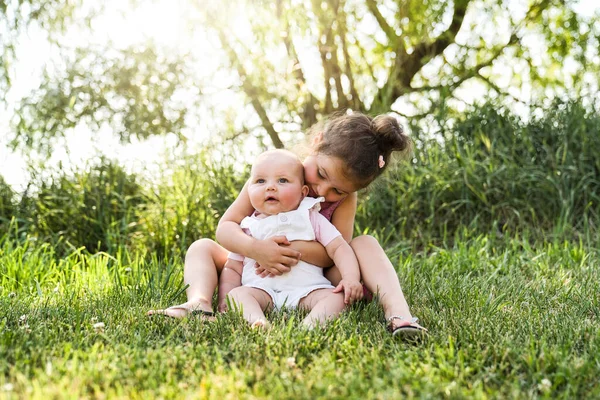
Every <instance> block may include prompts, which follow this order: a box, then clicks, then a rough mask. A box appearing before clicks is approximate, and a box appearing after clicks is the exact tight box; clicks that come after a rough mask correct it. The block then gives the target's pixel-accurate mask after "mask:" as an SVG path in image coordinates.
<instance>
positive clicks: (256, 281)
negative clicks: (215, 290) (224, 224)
mask: <svg viewBox="0 0 600 400" xmlns="http://www.w3.org/2000/svg"><path fill="white" fill-rule="evenodd" d="M323 200H324V199H323V198H322V197H319V198H316V199H315V198H312V197H306V198H304V200H302V202H301V203H300V205H299V206H298V209H296V210H293V211H289V212H284V213H280V214H277V215H271V216H269V217H266V218H262V219H259V218H257V217H255V216H254V215H252V216H250V217H246V218H244V219H243V220H242V222H241V224H240V226H241V227H242V228H244V229H245V230H246V231H247V233H249V234H250V235H251V236H252V237H255V238H256V239H261V240H262V239H266V238H269V237H272V236H285V237H286V238H287V239H288V240H289V241H290V242H291V241H294V240H315V239H316V240H318V241H319V243H321V244H322V245H323V246H327V244H329V242H331V241H332V240H333V239H335V238H336V237H338V236H341V234H340V232H339V231H338V230H337V229H335V227H334V226H333V225H332V224H331V222H329V221H328V220H327V219H326V218H325V217H324V216H322V215H321V214H319V209H320V204H319V203H320V202H321V201H323ZM311 214H312V219H313V223H316V225H320V226H324V228H323V229H319V233H320V234H319V235H315V228H317V229H318V226H313V223H311ZM324 224H327V225H324ZM255 264H256V261H255V260H253V259H251V258H248V257H246V258H244V269H243V272H242V285H243V286H250V287H255V288H258V289H262V290H264V291H265V292H267V293H268V294H269V296H271V298H272V299H273V305H274V306H275V308H278V309H279V308H281V307H283V306H285V307H288V308H296V307H297V306H298V302H299V301H300V300H301V299H302V298H304V297H306V296H307V295H308V294H309V293H310V292H312V291H314V290H317V289H331V288H333V287H334V286H333V285H332V284H331V282H329V280H328V279H327V278H325V277H324V276H323V268H319V267H317V266H315V265H312V264H309V263H307V262H304V261H299V262H298V264H296V265H295V266H293V267H292V269H291V271H290V272H287V273H285V274H283V275H280V276H274V277H267V278H261V277H260V276H258V275H257V274H256V272H255V268H254V267H255Z"/></svg>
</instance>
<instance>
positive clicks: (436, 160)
mask: <svg viewBox="0 0 600 400" xmlns="http://www.w3.org/2000/svg"><path fill="white" fill-rule="evenodd" d="M599 131H600V115H598V113H597V112H595V110H586V109H584V108H583V107H582V106H581V104H579V103H577V102H568V103H560V102H557V103H555V104H554V106H552V107H551V108H549V109H546V110H545V112H544V114H543V115H542V116H540V117H536V118H533V119H532V120H531V121H529V122H522V121H521V120H520V119H519V118H516V117H515V116H513V115H511V114H510V113H509V112H508V111H507V110H504V109H499V108H497V107H495V106H494V105H493V104H487V105H484V106H482V107H481V108H478V109H476V110H475V111H473V112H471V113H469V114H466V115H464V116H463V118H461V119H460V120H458V121H456V123H455V124H454V127H453V129H452V130H451V131H449V132H447V133H446V136H444V140H443V141H442V142H440V141H439V140H438V139H436V140H432V139H429V140H424V139H422V137H423V135H422V134H419V133H418V132H417V135H416V136H417V144H418V150H417V151H416V152H415V156H414V157H415V158H414V162H413V164H412V165H407V164H404V165H401V166H400V168H397V169H396V170H394V171H391V172H390V173H389V174H387V175H386V176H385V177H384V178H383V179H382V180H381V182H379V183H378V184H376V185H375V187H374V188H373V189H372V190H370V191H369V192H367V194H366V196H365V197H364V198H363V201H362V202H361V204H360V206H359V212H358V216H357V223H358V226H359V229H364V227H370V228H371V229H374V230H379V231H381V230H382V229H387V230H390V229H391V230H393V231H394V232H395V233H396V234H397V235H398V236H400V237H404V238H407V239H410V240H416V241H419V242H427V241H428V240H434V241H436V242H444V241H445V240H451V239H452V238H453V237H454V234H455V232H457V231H460V230H461V229H462V228H463V227H466V228H468V229H470V230H472V231H474V232H498V233H499V234H505V233H515V232H519V231H521V230H523V229H529V230H531V229H533V230H535V231H538V232H540V233H541V234H542V235H549V234H550V235H559V236H560V235H567V236H569V235H570V236H577V235H581V234H582V233H583V232H590V231H593V232H597V227H598V217H599V212H600V178H599V177H600V158H599V157H598V156H597V155H598V154H600V135H599V134H598V132H599Z"/></svg>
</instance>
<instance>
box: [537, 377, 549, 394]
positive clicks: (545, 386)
mask: <svg viewBox="0 0 600 400" xmlns="http://www.w3.org/2000/svg"><path fill="white" fill-rule="evenodd" d="M551 388H552V382H551V381H550V379H548V378H544V379H542V381H541V382H540V383H539V384H538V390H539V391H540V392H542V393H548V392H549V391H550V389H551Z"/></svg>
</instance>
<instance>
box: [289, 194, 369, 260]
mask: <svg viewBox="0 0 600 400" xmlns="http://www.w3.org/2000/svg"><path fill="white" fill-rule="evenodd" d="M357 198H358V196H357V195H356V192H354V193H350V194H349V195H348V197H347V198H346V199H345V200H344V201H342V202H341V204H340V205H339V206H338V208H336V209H335V211H334V212H333V216H332V218H331V223H332V224H333V225H334V226H335V227H336V228H337V230H338V231H340V233H341V234H342V237H343V238H344V240H345V241H346V242H348V243H349V242H350V241H351V240H352V234H353V232H354V216H355V215H356V203H357ZM290 247H291V248H293V249H294V250H297V251H299V252H300V254H302V255H301V256H300V258H301V259H302V261H306V262H307V263H309V264H313V265H316V266H318V267H321V268H327V267H331V266H332V265H333V260H332V259H331V258H330V257H329V255H328V254H327V251H326V250H325V247H323V246H322V245H321V243H319V242H306V241H301V240H296V241H293V242H291V244H290Z"/></svg>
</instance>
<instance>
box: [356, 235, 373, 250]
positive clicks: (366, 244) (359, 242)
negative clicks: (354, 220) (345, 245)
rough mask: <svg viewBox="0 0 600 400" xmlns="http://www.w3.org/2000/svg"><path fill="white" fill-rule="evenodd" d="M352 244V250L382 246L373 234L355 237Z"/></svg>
mask: <svg viewBox="0 0 600 400" xmlns="http://www.w3.org/2000/svg"><path fill="white" fill-rule="evenodd" d="M350 246H351V247H352V250H354V251H357V250H363V249H373V248H378V247H379V248H381V245H380V244H379V242H378V241H377V239H375V238H374V237H373V236H371V235H362V236H358V237H355V238H354V239H352V241H351V242H350Z"/></svg>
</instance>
